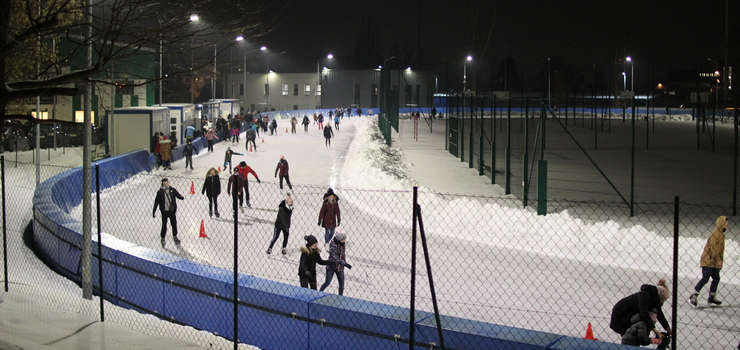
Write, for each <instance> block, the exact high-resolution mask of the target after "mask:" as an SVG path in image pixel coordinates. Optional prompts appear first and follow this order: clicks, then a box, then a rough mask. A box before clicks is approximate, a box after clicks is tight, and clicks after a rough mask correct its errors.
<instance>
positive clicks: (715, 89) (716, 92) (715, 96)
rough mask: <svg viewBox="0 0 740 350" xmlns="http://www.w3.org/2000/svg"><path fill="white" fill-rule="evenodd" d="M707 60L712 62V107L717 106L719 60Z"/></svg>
mask: <svg viewBox="0 0 740 350" xmlns="http://www.w3.org/2000/svg"><path fill="white" fill-rule="evenodd" d="M707 60H709V61H711V62H714V108H717V107H718V106H719V76H720V72H719V62H717V61H715V60H713V59H711V58H707Z"/></svg>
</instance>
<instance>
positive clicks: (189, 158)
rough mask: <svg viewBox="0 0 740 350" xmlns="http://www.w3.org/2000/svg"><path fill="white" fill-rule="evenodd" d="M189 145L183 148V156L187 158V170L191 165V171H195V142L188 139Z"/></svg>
mask: <svg viewBox="0 0 740 350" xmlns="http://www.w3.org/2000/svg"><path fill="white" fill-rule="evenodd" d="M186 140H187V141H188V143H186V144H185V147H183V150H182V155H184V156H185V170H187V169H188V165H190V170H193V151H195V146H193V140H191V139H189V138H186Z"/></svg>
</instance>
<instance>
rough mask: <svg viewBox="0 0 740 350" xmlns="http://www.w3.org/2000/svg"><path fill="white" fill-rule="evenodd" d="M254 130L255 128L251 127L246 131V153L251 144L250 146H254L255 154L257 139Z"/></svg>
mask: <svg viewBox="0 0 740 350" xmlns="http://www.w3.org/2000/svg"><path fill="white" fill-rule="evenodd" d="M253 125H254V124H253ZM256 128H257V127H255V126H253V127H251V128H249V129H247V152H249V143H250V142H251V143H252V146H254V151H255V152H257V143H256V142H255V140H256V139H257V131H255V129H256Z"/></svg>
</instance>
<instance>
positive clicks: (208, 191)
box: [200, 168, 221, 218]
mask: <svg viewBox="0 0 740 350" xmlns="http://www.w3.org/2000/svg"><path fill="white" fill-rule="evenodd" d="M200 194H205V195H206V197H208V216H213V210H214V209H215V210H216V217H217V218H219V217H221V214H219V213H218V195H219V194H221V178H219V177H218V170H216V169H215V168H210V169H208V173H206V180H205V181H203V188H202V189H201V190H200Z"/></svg>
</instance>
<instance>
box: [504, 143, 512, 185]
mask: <svg viewBox="0 0 740 350" xmlns="http://www.w3.org/2000/svg"><path fill="white" fill-rule="evenodd" d="M505 171H506V186H505V188H506V189H505V192H504V194H511V148H509V147H506V170H505Z"/></svg>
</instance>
